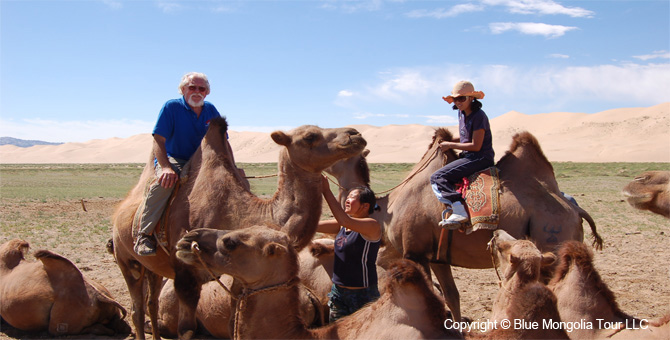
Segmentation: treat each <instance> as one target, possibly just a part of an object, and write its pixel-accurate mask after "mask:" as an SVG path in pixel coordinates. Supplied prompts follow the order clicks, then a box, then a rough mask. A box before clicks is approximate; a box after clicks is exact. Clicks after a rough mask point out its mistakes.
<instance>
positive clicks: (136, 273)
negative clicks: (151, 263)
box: [116, 252, 146, 340]
mask: <svg viewBox="0 0 670 340" xmlns="http://www.w3.org/2000/svg"><path fill="white" fill-rule="evenodd" d="M116 254H118V252H116ZM126 261H128V262H126ZM117 264H118V265H119V269H121V273H122V274H123V278H124V279H125V280H126V285H127V286H128V292H129V293H130V299H131V300H132V301H133V308H132V310H131V311H130V313H131V315H132V318H133V327H134V328H135V339H137V340H144V339H145V337H144V272H145V271H146V270H145V268H144V266H142V265H140V264H139V263H138V262H137V261H135V260H121V259H117Z"/></svg>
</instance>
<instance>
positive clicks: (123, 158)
mask: <svg viewBox="0 0 670 340" xmlns="http://www.w3.org/2000/svg"><path fill="white" fill-rule="evenodd" d="M484 109H486V107H484ZM450 114H452V113H450ZM453 114H454V115H455V113H453ZM352 127H354V128H356V129H358V131H360V132H361V133H362V134H363V137H365V139H366V140H367V141H368V149H369V150H370V155H369V156H368V161H369V162H370V163H415V162H417V161H418V160H419V158H420V157H421V155H422V154H423V152H424V151H425V150H426V148H427V146H428V143H429V142H430V140H431V137H432V135H433V131H434V130H435V127H433V126H425V125H386V126H381V127H378V126H371V125H352ZM447 128H448V129H449V130H450V131H452V133H454V134H456V133H457V127H456V126H447ZM491 128H492V133H493V145H494V148H495V152H496V158H500V157H502V155H504V153H505V151H506V150H508V148H509V145H510V142H511V140H512V136H513V135H514V133H516V132H519V131H523V130H526V131H529V132H530V133H532V134H533V135H534V136H535V137H536V138H537V139H538V141H539V142H540V145H541V146H542V149H543V150H544V152H545V154H546V156H547V158H549V160H550V161H556V162H567V161H572V162H670V102H668V103H662V104H659V105H656V106H651V107H636V108H621V109H613V110H607V111H602V112H599V113H593V114H586V113H569V112H554V113H543V114H536V115H526V114H523V113H520V112H516V111H510V112H508V113H506V114H504V115H501V116H498V117H496V118H493V119H491ZM229 135H230V143H231V145H232V147H233V152H234V155H235V160H236V161H237V162H239V163H262V162H276V161H277V157H278V150H279V146H278V145H276V144H275V143H274V142H273V141H272V139H271V138H270V134H269V133H260V132H239V131H230V133H229ZM151 143H152V139H151V135H150V134H149V133H147V134H140V135H135V136H132V137H129V138H124V139H122V138H110V139H104V140H103V139H95V140H91V141H88V142H85V143H66V144H62V145H41V146H33V147H30V148H20V147H16V146H12V145H3V146H0V163H4V164H9V163H14V164H16V163H42V164H43V163H144V162H146V161H147V159H148V157H149V152H150V150H151Z"/></svg>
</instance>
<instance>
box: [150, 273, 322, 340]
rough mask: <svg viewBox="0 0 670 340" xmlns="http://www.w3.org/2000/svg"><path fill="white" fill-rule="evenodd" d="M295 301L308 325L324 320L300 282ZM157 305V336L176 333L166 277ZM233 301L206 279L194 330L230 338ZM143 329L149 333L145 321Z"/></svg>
mask: <svg viewBox="0 0 670 340" xmlns="http://www.w3.org/2000/svg"><path fill="white" fill-rule="evenodd" d="M219 281H220V282H221V283H222V284H223V285H225V286H226V287H230V286H232V284H233V277H232V276H229V275H221V276H220V277H219ZM298 298H299V301H298V304H299V310H300V317H301V318H302V319H303V320H304V321H305V324H307V325H308V326H309V327H317V326H322V325H324V324H325V318H324V315H326V314H324V309H323V303H322V302H321V300H320V299H319V298H318V297H317V296H316V295H315V294H314V293H313V292H312V291H311V290H309V289H308V288H306V287H305V286H304V285H302V284H301V285H298ZM159 301H160V303H159V306H158V328H159V329H160V332H161V336H163V337H169V338H175V337H177V328H178V321H179V318H178V316H179V301H178V299H177V293H176V292H175V288H174V281H173V280H166V281H165V284H164V285H163V289H162V290H161V294H160V297H159ZM234 308H235V303H234V300H233V298H232V296H231V295H230V294H229V293H228V292H227V291H226V290H225V289H224V288H222V287H221V286H220V285H219V283H218V282H216V281H210V282H207V283H205V284H204V285H202V291H201V293H200V300H199V301H198V307H197V309H196V317H197V319H198V330H201V329H202V330H203V331H204V332H205V333H207V334H210V335H212V336H214V337H215V338H217V339H230V338H231V332H230V327H229V324H230V321H231V317H232V316H233V312H234ZM145 330H146V331H148V332H149V333H151V327H150V325H149V324H147V325H146V326H145Z"/></svg>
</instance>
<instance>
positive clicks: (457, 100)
mask: <svg viewBox="0 0 670 340" xmlns="http://www.w3.org/2000/svg"><path fill="white" fill-rule="evenodd" d="M465 98H467V97H466V96H458V97H454V102H455V103H462V102H464V101H465Z"/></svg>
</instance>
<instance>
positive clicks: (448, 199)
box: [430, 156, 494, 204]
mask: <svg viewBox="0 0 670 340" xmlns="http://www.w3.org/2000/svg"><path fill="white" fill-rule="evenodd" d="M471 157H472V156H471ZM493 164H494V162H493V160H492V159H490V158H484V157H472V158H470V157H467V156H466V157H461V158H459V159H457V160H455V161H453V162H451V163H449V164H447V165H445V166H443V167H442V168H441V169H439V170H437V171H435V172H434V173H433V174H432V175H431V176H430V184H431V187H432V188H433V192H434V193H435V196H437V199H438V200H439V201H440V202H442V203H444V204H451V203H453V202H456V201H462V200H463V197H462V196H461V194H460V193H459V192H458V191H456V184H457V183H459V182H461V180H463V177H468V176H470V175H472V174H474V173H475V172H477V171H481V170H484V169H486V168H488V167H491V166H493Z"/></svg>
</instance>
